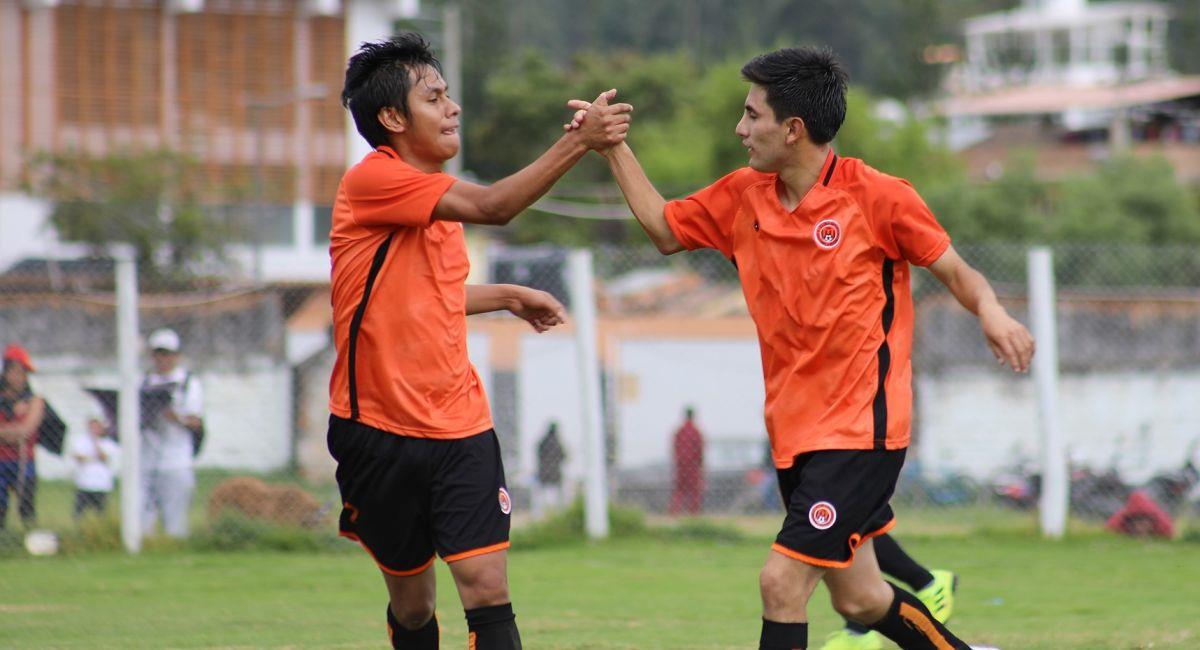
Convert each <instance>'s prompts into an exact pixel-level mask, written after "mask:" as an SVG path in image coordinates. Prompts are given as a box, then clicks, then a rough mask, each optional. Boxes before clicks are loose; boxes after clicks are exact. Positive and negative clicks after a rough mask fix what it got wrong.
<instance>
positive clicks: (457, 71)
mask: <svg viewBox="0 0 1200 650" xmlns="http://www.w3.org/2000/svg"><path fill="white" fill-rule="evenodd" d="M442 43H443V44H444V45H443V47H442V70H443V72H445V73H446V74H445V78H446V85H448V86H449V87H450V96H451V97H454V98H456V99H457V101H458V102H459V103H461V102H462V101H463V90H464V89H463V86H462V9H461V8H460V7H459V6H458V3H457V2H454V1H453V0H452V1H451V2H447V3H446V4H445V5H444V6H443V7H442ZM458 132H459V138H458V142H459V145H458V153H457V154H456V155H455V156H454V157H453V158H451V159H450V160H448V161H446V173H447V174H450V175H451V176H462V170H463V144H464V139H463V137H462V127H459V130H458Z"/></svg>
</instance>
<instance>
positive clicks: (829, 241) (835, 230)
mask: <svg viewBox="0 0 1200 650" xmlns="http://www.w3.org/2000/svg"><path fill="white" fill-rule="evenodd" d="M813 241H815V242H817V246H820V247H821V248H824V249H825V250H833V249H834V248H837V246H838V244H840V243H842V226H841V224H839V223H838V222H837V221H835V220H833V219H822V220H821V221H819V222H817V225H816V227H815V228H813Z"/></svg>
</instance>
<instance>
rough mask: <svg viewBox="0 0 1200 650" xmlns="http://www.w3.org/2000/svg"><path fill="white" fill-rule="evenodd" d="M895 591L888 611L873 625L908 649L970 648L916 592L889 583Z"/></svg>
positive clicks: (967, 649) (968, 649) (966, 649)
mask: <svg viewBox="0 0 1200 650" xmlns="http://www.w3.org/2000/svg"><path fill="white" fill-rule="evenodd" d="M888 584H889V585H891V587H892V592H893V593H894V594H895V595H894V596H893V597H892V604H891V606H890V607H888V611H887V614H885V615H884V617H883V618H881V619H880V620H878V621H875V622H874V623H872V624H871V629H873V630H876V631H877V632H879V633H880V634H882V635H884V636H886V637H887V638H889V639H891V640H892V641H895V642H896V644H897V645H899V646H900V647H901V648H904V649H905V650H943V649H944V648H954V649H955V650H970V647H971V646H969V645H967V644H966V643H963V641H962V639H959V638H958V637H956V636H954V635H953V634H951V633H950V630H948V629H946V626H945V625H942V624H941V623H938V622H937V619H935V618H934V617H933V614H930V613H929V610H928V609H926V608H925V605H924V604H922V603H921V601H920V600H918V599H917V597H916V596H914V595H912V594H910V593H909V592H907V591H905V590H903V589H901V588H899V587H897V586H896V585H894V584H892V583H890V582H889V583H888Z"/></svg>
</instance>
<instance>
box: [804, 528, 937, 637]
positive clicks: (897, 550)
mask: <svg viewBox="0 0 1200 650" xmlns="http://www.w3.org/2000/svg"><path fill="white" fill-rule="evenodd" d="M874 541H875V557H876V558H877V559H878V560H879V569H880V570H881V571H883V573H885V574H886V575H889V576H891V577H893V578H896V579H898V580H900V581H901V582H903V583H905V584H906V585H908V586H909V588H910V590H911V591H912V592H913V593H915V594H916V596H917V598H919V599H921V602H923V603H925V606H926V607H927V608H929V611H930V612H932V613H933V617H934V618H936V619H937V620H938V621H939V622H942V623H945V622H946V621H947V620H949V618H950V615H951V614H952V613H953V611H954V589H955V585H956V583H957V578H956V577H955V575H954V574H953V573H951V572H949V571H930V570H929V569H926V568H925V567H924V566H922V565H921V563H919V562H917V560H916V559H914V558H913V557H912V556H911V555H909V554H908V553H907V552H906V551H905V550H904V548H903V547H902V546H901V545H900V543H899V542H897V541H896V540H895V539H894V538H893V537H892V536H891V535H890V534H887V533H885V534H883V535H880V536H878V537H876V538H874ZM882 648H883V638H882V636H881V635H880V634H879V633H878V632H875V631H873V630H871V628H869V627H867V626H866V625H863V624H862V623H857V622H855V621H851V620H847V621H846V625H845V627H844V628H843V629H841V630H839V631H837V632H835V633H833V634H831V635H830V636H829V638H828V639H827V640H826V641H825V645H823V646H821V650H881V649H882Z"/></svg>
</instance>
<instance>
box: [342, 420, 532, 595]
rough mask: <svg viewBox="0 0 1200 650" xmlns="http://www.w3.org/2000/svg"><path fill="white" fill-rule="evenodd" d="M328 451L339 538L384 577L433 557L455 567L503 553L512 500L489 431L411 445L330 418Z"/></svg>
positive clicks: (411, 570) (421, 566)
mask: <svg viewBox="0 0 1200 650" xmlns="http://www.w3.org/2000/svg"><path fill="white" fill-rule="evenodd" d="M328 443H329V452H330V453H331V454H333V458H334V460H336V461H337V483H338V489H339V490H340V491H341V494H342V504H343V508H342V515H341V518H340V519H339V522H338V528H339V531H338V532H339V534H341V535H342V536H343V537H348V538H350V539H353V540H356V541H358V542H359V543H360V544H362V545H363V547H364V548H365V549H367V552H368V553H370V554H371V555H372V556H373V557H374V558H375V562H376V564H378V565H379V567H380V568H381V569H383V570H384V571H385V572H387V573H390V574H392V575H415V574H417V573H420V572H422V571H424V570H425V569H427V568H428V567H429V565H430V564H432V563H433V558H434V553H435V552H436V553H437V555H440V556H441V557H442V559H443V560H445V561H446V562H454V561H455V560H462V559H465V558H468V557H474V556H476V555H483V554H484V553H491V552H494V551H500V550H503V549H506V548H508V531H509V523H510V522H509V518H510V516H509V513H510V512H512V500H511V499H510V498H509V496H508V489H507V487H505V482H504V465H503V464H502V462H501V460H500V441H499V440H497V438H496V432H495V431H494V430H492V429H488V430H487V431H484V432H483V433H479V434H476V435H473V436H470V437H467V438H457V439H452V440H442V439H432V438H410V437H407V436H399V435H396V434H394V433H389V432H387V431H381V430H379V429H376V428H374V427H369V426H367V425H365V424H361V423H358V422H354V421H352V420H346V419H344V418H339V417H336V416H331V417H330V418H329V436H328Z"/></svg>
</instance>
